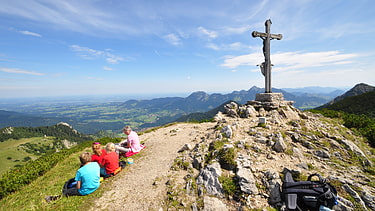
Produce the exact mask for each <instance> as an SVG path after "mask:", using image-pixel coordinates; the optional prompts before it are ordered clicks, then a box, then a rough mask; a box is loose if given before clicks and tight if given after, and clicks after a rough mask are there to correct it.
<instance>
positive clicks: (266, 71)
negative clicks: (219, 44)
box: [251, 19, 283, 93]
mask: <svg viewBox="0 0 375 211" xmlns="http://www.w3.org/2000/svg"><path fill="white" fill-rule="evenodd" d="M271 24H272V22H271V19H268V20H266V22H265V23H264V25H265V26H266V33H263V32H257V31H253V33H251V35H252V36H253V37H260V38H261V39H262V40H263V54H264V62H263V63H262V64H260V65H259V66H260V69H261V71H262V74H263V75H264V76H265V81H266V82H265V83H266V84H265V93H272V87H271V66H272V64H271V55H270V40H273V39H277V40H281V39H282V38H283V36H282V35H281V34H271V30H270V28H271Z"/></svg>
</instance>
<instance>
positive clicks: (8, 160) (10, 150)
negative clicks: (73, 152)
mask: <svg viewBox="0 0 375 211" xmlns="http://www.w3.org/2000/svg"><path fill="white" fill-rule="evenodd" d="M54 141H56V140H55V138H54V137H34V138H22V139H18V140H14V139H9V140H7V141H4V142H0V175H1V174H2V173H4V172H6V171H7V170H9V169H11V168H13V167H17V166H22V165H24V164H26V163H27V162H28V161H30V160H35V159H37V158H38V157H39V156H40V155H41V154H43V153H41V152H40V151H39V150H38V149H36V151H35V152H37V151H38V152H39V153H35V152H33V151H30V150H32V149H30V148H29V146H36V145H38V146H39V147H38V148H39V149H40V148H42V149H46V148H49V146H51V144H52V145H53V142H54ZM38 154H39V155H38Z"/></svg>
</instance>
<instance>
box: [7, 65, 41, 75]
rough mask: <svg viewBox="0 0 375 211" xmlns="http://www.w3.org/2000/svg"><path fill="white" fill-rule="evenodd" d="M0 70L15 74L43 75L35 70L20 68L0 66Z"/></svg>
mask: <svg viewBox="0 0 375 211" xmlns="http://www.w3.org/2000/svg"><path fill="white" fill-rule="evenodd" d="M0 71H2V72H6V73H16V74H27V75H44V74H43V73H39V72H35V71H29V70H22V69H17V68H5V67H2V68H0Z"/></svg>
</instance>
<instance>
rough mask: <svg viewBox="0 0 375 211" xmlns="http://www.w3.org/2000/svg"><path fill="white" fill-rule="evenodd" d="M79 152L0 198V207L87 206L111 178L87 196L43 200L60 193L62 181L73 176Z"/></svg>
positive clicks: (12, 208)
mask: <svg viewBox="0 0 375 211" xmlns="http://www.w3.org/2000/svg"><path fill="white" fill-rule="evenodd" d="M85 151H90V149H89V148H88V149H86V150H85ZM80 153H82V152H78V153H75V154H73V155H71V156H69V157H68V158H67V159H65V160H63V161H62V162H60V163H59V164H58V165H56V167H54V168H53V169H52V170H51V171H49V172H48V173H46V174H45V175H44V176H42V177H39V178H38V179H37V180H35V181H34V182H32V183H31V184H30V185H28V186H26V187H25V188H23V189H22V190H20V191H18V192H16V193H14V194H11V195H9V196H7V197H5V198H4V199H2V200H0V207H7V209H8V210H82V209H84V207H87V206H88V205H89V204H90V201H92V200H94V199H95V198H97V197H99V196H100V195H101V194H102V192H103V189H104V188H105V186H106V183H107V184H108V183H109V182H110V180H111V179H108V180H106V181H104V182H102V184H101V187H100V188H99V189H98V190H97V191H95V192H94V193H93V194H90V195H88V196H75V197H69V198H67V197H63V198H61V199H59V200H57V201H54V202H51V203H47V202H46V201H45V200H44V197H45V196H47V195H59V194H61V189H62V186H63V185H64V183H65V182H66V181H67V180H68V179H70V178H72V177H74V176H75V172H76V171H77V169H78V167H79V159H78V156H79V154H80Z"/></svg>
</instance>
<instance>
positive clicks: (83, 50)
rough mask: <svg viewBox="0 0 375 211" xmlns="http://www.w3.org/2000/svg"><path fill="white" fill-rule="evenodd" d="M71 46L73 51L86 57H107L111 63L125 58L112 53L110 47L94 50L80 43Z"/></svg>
mask: <svg viewBox="0 0 375 211" xmlns="http://www.w3.org/2000/svg"><path fill="white" fill-rule="evenodd" d="M70 48H71V49H72V51H74V52H77V53H78V55H79V56H80V57H82V58H84V59H99V58H102V59H105V60H106V61H107V62H108V63H110V64H117V63H119V62H120V61H124V58H122V57H121V56H116V55H114V54H112V53H110V52H109V51H110V50H109V49H106V50H104V51H101V50H94V49H91V48H88V47H82V46H79V45H71V46H70Z"/></svg>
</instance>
